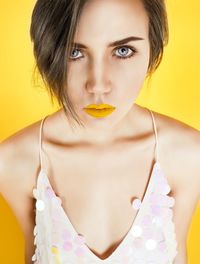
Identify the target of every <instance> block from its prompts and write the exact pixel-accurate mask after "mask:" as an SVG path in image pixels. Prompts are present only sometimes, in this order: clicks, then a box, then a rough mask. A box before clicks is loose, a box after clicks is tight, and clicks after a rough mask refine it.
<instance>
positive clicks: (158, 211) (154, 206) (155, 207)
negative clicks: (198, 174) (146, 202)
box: [151, 204, 162, 216]
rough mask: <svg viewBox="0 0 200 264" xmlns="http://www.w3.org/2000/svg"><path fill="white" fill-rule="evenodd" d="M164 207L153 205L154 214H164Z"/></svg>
mask: <svg viewBox="0 0 200 264" xmlns="http://www.w3.org/2000/svg"><path fill="white" fill-rule="evenodd" d="M161 209H162V208H161V207H160V206H159V205H154V204H153V205H151V210H152V213H153V214H154V215H158V216H160V215H161V214H162V210H161Z"/></svg>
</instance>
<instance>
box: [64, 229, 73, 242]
mask: <svg viewBox="0 0 200 264" xmlns="http://www.w3.org/2000/svg"><path fill="white" fill-rule="evenodd" d="M62 238H63V239H64V240H69V239H71V233H70V231H69V230H68V229H64V230H63V234H62Z"/></svg>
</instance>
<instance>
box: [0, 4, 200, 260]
mask: <svg viewBox="0 0 200 264" xmlns="http://www.w3.org/2000/svg"><path fill="white" fill-rule="evenodd" d="M34 3H35V1H32V0H18V1H14V0H13V1H4V0H0V40H1V41H0V75H1V78H0V124H1V127H0V141H1V140H3V139H4V138H6V137H8V136H9V135H11V134H13V133H14V132H16V131H17V130H19V129H21V128H23V127H25V126H27V125H29V124H31V123H33V122H35V121H37V120H38V119H40V118H42V117H43V116H44V115H46V114H47V113H51V112H54V111H55V110H57V106H56V105H54V106H52V105H51V103H50V100H49V98H48V95H47V93H46V92H45V90H44V88H42V85H41V83H40V82H39V84H38V85H35V84H34V82H33V78H32V73H33V66H34V60H33V54H32V44H31V42H30V38H29V26H30V19H31V12H32V9H33V6H34ZM167 9H168V16H169V25H170V42H169V45H168V47H167V48H166V49H165V55H164V58H163V61H162V63H161V65H160V67H159V69H158V70H157V72H156V73H155V74H154V76H153V78H152V81H151V85H150V87H149V88H148V89H146V84H145V85H144V87H143V89H142V90H141V93H140V95H139V97H138V99H137V103H138V104H141V105H146V106H147V107H149V108H150V109H152V110H155V111H157V112H160V113H164V114H166V115H169V116H171V117H174V118H176V119H178V120H180V121H182V122H185V123H187V124H189V125H191V126H192V127H194V128H196V129H198V130H200V106H199V99H200V85H199V84H200V74H199V69H200V49H199V47H200V34H199V28H200V16H199V10H200V2H199V0H191V1H189V3H188V1H183V0H168V1H167ZM183 144H184V143H183ZM13 195H14V194H13ZM21 206H23V204H22V205H21ZM183 217H184V216H183ZM198 223H200V206H198V207H197V209H196V212H195V214H194V216H193V219H192V223H191V226H190V230H189V236H188V244H187V245H188V256H189V262H188V263H189V264H198V263H200V257H199V252H198V244H199V243H198V242H200V240H199V237H200V226H199V225H198ZM180 224H181V223H180ZM0 262H1V263H5V264H11V263H12V264H14V263H24V240H23V236H22V233H21V230H20V228H19V225H18V222H17V221H16V219H15V217H14V215H13V213H12V211H11V210H10V209H9V207H8V205H7V204H6V203H5V201H4V200H3V198H2V197H1V196H0ZM180 264H181V263H180Z"/></svg>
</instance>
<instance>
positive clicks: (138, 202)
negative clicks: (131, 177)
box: [132, 198, 142, 210]
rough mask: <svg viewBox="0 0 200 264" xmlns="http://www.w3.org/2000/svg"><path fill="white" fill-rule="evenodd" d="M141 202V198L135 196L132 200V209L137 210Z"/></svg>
mask: <svg viewBox="0 0 200 264" xmlns="http://www.w3.org/2000/svg"><path fill="white" fill-rule="evenodd" d="M141 204H142V202H141V200H140V199H138V198H136V199H134V200H133V202H132V207H133V209H135V210H138V209H140V207H141Z"/></svg>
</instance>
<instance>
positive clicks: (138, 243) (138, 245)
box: [133, 237, 143, 249]
mask: <svg viewBox="0 0 200 264" xmlns="http://www.w3.org/2000/svg"><path fill="white" fill-rule="evenodd" d="M133 245H134V247H135V248H137V249H139V248H141V247H142V245H143V239H142V238H141V237H137V238H135V239H134V241H133Z"/></svg>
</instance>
